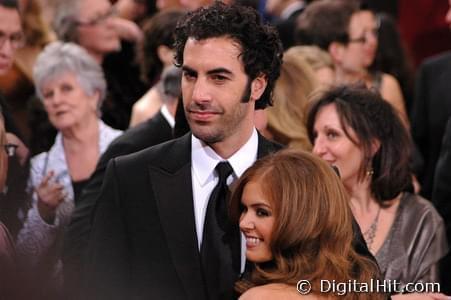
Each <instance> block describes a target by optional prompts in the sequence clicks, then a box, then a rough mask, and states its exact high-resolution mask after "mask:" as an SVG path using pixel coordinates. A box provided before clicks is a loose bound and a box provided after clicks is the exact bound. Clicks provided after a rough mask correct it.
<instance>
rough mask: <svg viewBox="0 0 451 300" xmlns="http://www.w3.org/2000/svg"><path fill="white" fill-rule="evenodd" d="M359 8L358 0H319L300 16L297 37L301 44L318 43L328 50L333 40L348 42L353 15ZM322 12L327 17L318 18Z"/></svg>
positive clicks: (298, 42)
mask: <svg viewBox="0 0 451 300" xmlns="http://www.w3.org/2000/svg"><path fill="white" fill-rule="evenodd" d="M358 10H359V5H358V4H357V2H356V1H353V0H351V1H343V0H340V1H319V2H316V3H315V2H314V3H313V4H311V5H309V6H308V7H307V9H306V10H305V11H304V12H303V13H302V14H301V15H300V16H299V17H298V20H297V25H296V31H295V39H296V42H297V44H299V45H317V46H318V47H320V48H321V49H324V50H326V51H327V49H328V48H329V46H330V44H331V43H332V42H333V41H338V42H341V43H347V42H348V41H349V36H348V27H349V20H350V19H351V16H352V15H353V14H355V13H356V12H357V11H358ZM318 14H321V15H324V16H325V17H322V18H317V15H318Z"/></svg>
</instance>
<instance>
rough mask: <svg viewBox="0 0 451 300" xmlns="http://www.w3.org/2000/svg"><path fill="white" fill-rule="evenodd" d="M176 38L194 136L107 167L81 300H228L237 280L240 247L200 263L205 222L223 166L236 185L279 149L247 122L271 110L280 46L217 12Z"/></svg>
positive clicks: (258, 25) (256, 19)
mask: <svg viewBox="0 0 451 300" xmlns="http://www.w3.org/2000/svg"><path fill="white" fill-rule="evenodd" d="M175 38H176V45H175V46H176V47H175V49H176V63H177V65H179V66H181V67H182V70H183V75H182V95H183V104H184V108H185V114H186V117H187V120H188V123H189V125H190V128H191V131H192V134H187V135H185V136H183V137H181V138H179V139H176V140H172V141H169V142H167V143H164V144H160V145H157V146H155V147H151V148H148V149H145V150H143V151H140V152H137V153H134V154H131V155H127V156H123V157H119V158H115V159H113V160H111V161H110V163H109V165H108V168H107V171H106V175H105V180H104V182H103V186H102V192H101V195H100V197H99V198H98V201H97V207H96V211H95V215H94V223H93V228H92V232H91V237H90V243H89V250H88V257H87V263H86V268H85V272H84V276H83V277H84V279H85V285H84V287H83V289H82V290H83V293H86V294H85V295H82V297H83V298H84V299H86V298H88V299H148V298H153V299H220V298H226V299H229V298H230V297H231V295H232V289H233V281H234V280H236V279H237V278H238V275H239V273H240V271H242V270H243V267H244V260H243V259H241V257H240V256H241V255H240V253H238V261H237V257H236V252H234V253H231V252H233V251H232V250H231V249H232V248H233V249H236V242H237V241H236V240H234V241H235V244H234V245H230V247H229V244H228V243H229V241H225V240H224V241H222V242H223V243H224V246H221V247H219V248H221V249H216V250H218V251H219V252H220V253H225V255H224V256H221V257H219V255H218V256H217V257H213V258H212V259H211V261H207V263H205V262H201V251H200V249H201V246H202V241H203V239H204V238H207V237H209V235H206V236H203V233H204V232H205V230H206V229H205V228H204V219H205V215H206V214H207V213H206V211H207V204H208V198H209V196H210V194H211V192H212V190H213V188H214V186H215V185H216V184H217V182H218V175H217V172H215V167H216V166H217V164H218V163H219V162H222V161H228V162H229V164H230V165H231V167H232V174H231V175H229V176H228V178H227V179H228V181H233V180H234V179H236V178H238V177H239V176H240V175H241V174H242V173H243V172H244V171H245V170H246V169H247V168H248V167H249V166H250V165H252V163H253V162H254V161H255V160H256V159H257V157H261V156H263V155H266V154H268V153H270V152H273V151H276V150H278V149H279V146H277V145H275V144H273V143H271V142H269V141H267V140H265V139H264V138H262V137H261V136H260V135H259V134H258V133H257V131H256V130H255V128H254V123H253V120H254V110H255V109H259V108H264V107H266V106H267V105H268V104H269V103H270V102H271V92H272V89H273V85H274V82H275V80H276V79H277V77H278V76H279V71H280V65H281V58H282V47H281V44H280V40H279V39H278V36H277V33H276V32H275V30H274V29H273V28H271V27H269V26H267V25H263V24H262V22H261V20H260V16H259V15H258V13H257V12H256V11H255V10H253V9H250V8H244V7H240V6H235V5H231V6H226V5H224V4H222V3H219V2H218V3H215V4H213V5H212V6H209V7H206V8H201V9H199V10H196V11H194V12H192V13H189V14H188V15H187V16H186V17H184V18H183V19H182V20H181V22H180V23H179V26H178V27H177V29H176V31H175ZM235 237H236V236H235ZM238 247H239V240H238ZM233 254H235V255H234V256H233V257H232V255H233ZM215 260H222V261H221V263H223V262H225V264H224V265H221V269H219V270H217V274H215V275H218V276H219V277H222V278H225V281H226V282H230V284H226V285H224V284H222V282H213V283H211V280H212V277H211V276H209V275H208V274H207V271H206V269H207V268H208V267H209V266H208V265H209V264H210V263H216V262H215ZM232 265H233V266H232ZM237 266H238V267H237ZM222 267H224V269H223V268H222ZM218 285H219V286H221V287H219V288H218V289H212V288H211V286H218Z"/></svg>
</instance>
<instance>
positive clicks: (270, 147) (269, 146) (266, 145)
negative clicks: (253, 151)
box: [257, 133, 283, 159]
mask: <svg viewBox="0 0 451 300" xmlns="http://www.w3.org/2000/svg"><path fill="white" fill-rule="evenodd" d="M282 148H283V146H282V145H281V144H277V143H275V142H272V141H269V140H267V139H266V138H264V137H263V136H262V135H261V134H260V133H258V150H257V159H260V158H263V157H265V156H266V155H268V154H271V153H273V152H276V151H279V150H281V149H282Z"/></svg>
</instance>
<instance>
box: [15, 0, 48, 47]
mask: <svg viewBox="0 0 451 300" xmlns="http://www.w3.org/2000/svg"><path fill="white" fill-rule="evenodd" d="M24 3H25V6H24V7H21V13H22V16H23V31H24V34H25V37H26V44H27V45H31V46H38V47H44V46H45V45H47V44H48V43H50V42H52V41H53V40H54V39H55V36H54V33H53V32H52V29H51V28H50V27H49V26H48V24H47V23H46V22H45V21H44V17H43V15H42V7H41V4H40V2H39V1H33V0H27V1H25V2H24Z"/></svg>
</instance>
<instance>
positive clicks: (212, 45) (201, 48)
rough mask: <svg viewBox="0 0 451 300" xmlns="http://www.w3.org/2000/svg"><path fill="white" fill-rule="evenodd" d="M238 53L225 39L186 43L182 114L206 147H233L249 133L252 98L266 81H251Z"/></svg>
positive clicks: (237, 46)
mask: <svg viewBox="0 0 451 300" xmlns="http://www.w3.org/2000/svg"><path fill="white" fill-rule="evenodd" d="M240 53H241V47H240V46H239V45H238V44H237V43H236V42H234V41H233V40H232V39H230V38H227V37H219V38H209V39H205V40H200V41H197V40H195V39H192V38H189V39H188V41H187V42H186V45H185V49H184V52H183V60H184V62H183V67H182V68H183V75H182V94H183V105H184V108H185V114H186V118H187V120H188V123H189V125H190V127H191V131H192V133H193V134H194V136H196V137H197V138H199V139H200V140H202V141H204V142H205V143H207V144H209V145H212V144H216V143H219V142H231V144H230V145H231V146H232V147H233V145H235V144H237V143H238V144H242V143H243V141H244V142H245V141H246V140H247V138H249V136H250V133H251V132H252V128H253V119H254V105H255V99H259V98H260V96H261V94H262V93H263V91H264V89H265V87H266V79H265V78H264V77H262V76H260V77H257V78H256V79H254V80H252V81H250V80H249V79H248V76H247V74H246V73H245V71H244V65H243V62H242V61H241V58H240ZM243 98H246V99H243ZM237 146H241V145H237Z"/></svg>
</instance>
